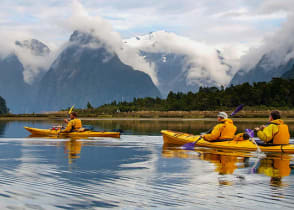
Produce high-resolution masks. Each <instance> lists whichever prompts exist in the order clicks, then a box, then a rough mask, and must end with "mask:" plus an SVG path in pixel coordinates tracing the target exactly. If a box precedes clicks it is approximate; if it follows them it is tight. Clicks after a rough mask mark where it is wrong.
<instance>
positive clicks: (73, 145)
mask: <svg viewBox="0 0 294 210" xmlns="http://www.w3.org/2000/svg"><path fill="white" fill-rule="evenodd" d="M81 150H82V142H81V141H77V140H76V139H71V140H69V141H66V142H64V152H65V153H67V154H68V163H69V164H71V163H72V161H73V159H77V158H80V154H81Z"/></svg>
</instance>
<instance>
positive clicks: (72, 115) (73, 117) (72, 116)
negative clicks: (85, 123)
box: [69, 112, 78, 120]
mask: <svg viewBox="0 0 294 210" xmlns="http://www.w3.org/2000/svg"><path fill="white" fill-rule="evenodd" d="M69 117H70V119H71V120H73V119H75V118H77V117H78V114H77V113H76V112H72V113H71V114H70V116H69Z"/></svg>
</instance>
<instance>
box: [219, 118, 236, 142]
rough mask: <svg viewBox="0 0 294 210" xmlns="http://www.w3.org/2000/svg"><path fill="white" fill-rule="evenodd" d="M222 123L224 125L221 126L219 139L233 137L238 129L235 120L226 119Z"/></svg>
mask: <svg viewBox="0 0 294 210" xmlns="http://www.w3.org/2000/svg"><path fill="white" fill-rule="evenodd" d="M222 123H223V126H222V128H221V133H220V137H219V139H220V140H223V139H233V138H234V136H235V133H236V131H237V127H236V126H235V125H234V124H233V120H231V119H224V120H223V121H222Z"/></svg>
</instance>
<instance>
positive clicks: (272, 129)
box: [254, 111, 290, 144]
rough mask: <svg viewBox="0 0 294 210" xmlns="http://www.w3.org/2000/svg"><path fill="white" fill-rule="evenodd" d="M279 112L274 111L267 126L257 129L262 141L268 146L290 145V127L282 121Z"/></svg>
mask: <svg viewBox="0 0 294 210" xmlns="http://www.w3.org/2000/svg"><path fill="white" fill-rule="evenodd" d="M280 118H281V114H280V112H279V111H272V112H271V114H270V115H269V122H268V123H267V125H262V126H260V127H257V128H255V129H254V130H255V131H257V136H258V138H259V139H260V140H262V141H264V142H265V143H267V144H289V139H290V133H289V129H288V126H287V125H286V124H284V121H283V120H281V119H280Z"/></svg>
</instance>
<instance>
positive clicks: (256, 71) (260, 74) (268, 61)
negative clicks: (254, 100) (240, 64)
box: [230, 53, 294, 85]
mask: <svg viewBox="0 0 294 210" xmlns="http://www.w3.org/2000/svg"><path fill="white" fill-rule="evenodd" d="M276 63H277V58H275V56H274V53H269V54H265V55H263V56H262V57H261V59H260V60H259V62H258V63H257V64H256V65H255V66H254V67H253V68H251V69H249V70H247V71H246V70H244V69H240V70H239V71H238V72H237V73H236V74H235V75H234V77H233V78H232V80H231V82H230V84H233V85H237V84H242V83H245V82H248V83H251V84H252V83H253V82H263V81H264V82H268V81H271V80H272V78H274V77H282V75H283V74H285V73H286V72H287V71H289V70H290V69H291V68H292V67H293V65H294V59H290V60H288V61H287V62H281V63H280V64H279V65H277V64H276Z"/></svg>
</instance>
